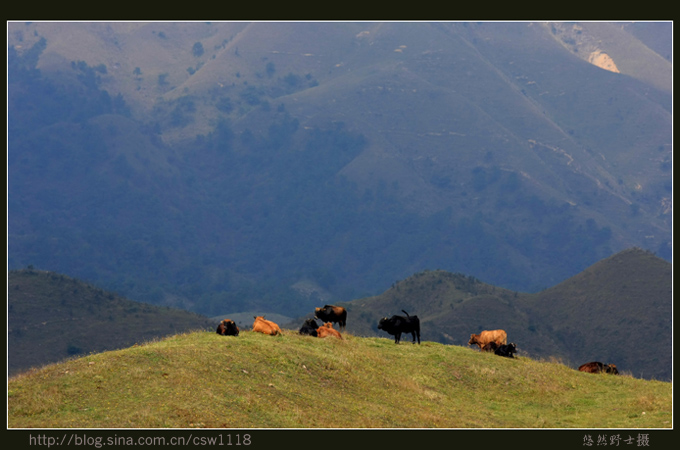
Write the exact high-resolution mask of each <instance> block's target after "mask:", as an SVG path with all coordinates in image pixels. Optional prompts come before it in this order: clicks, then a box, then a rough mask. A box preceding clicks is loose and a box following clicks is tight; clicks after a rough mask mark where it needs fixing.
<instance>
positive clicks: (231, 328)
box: [215, 319, 239, 336]
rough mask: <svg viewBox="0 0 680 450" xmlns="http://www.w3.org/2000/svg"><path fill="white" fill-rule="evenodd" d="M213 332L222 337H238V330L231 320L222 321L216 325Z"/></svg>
mask: <svg viewBox="0 0 680 450" xmlns="http://www.w3.org/2000/svg"><path fill="white" fill-rule="evenodd" d="M215 332H216V333H217V334H219V335H222V336H238V333H239V329H238V327H237V326H236V323H235V322H234V321H233V320H231V319H224V320H223V321H222V322H220V324H219V325H217V330H216V331H215Z"/></svg>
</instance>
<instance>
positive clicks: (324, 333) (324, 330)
mask: <svg viewBox="0 0 680 450" xmlns="http://www.w3.org/2000/svg"><path fill="white" fill-rule="evenodd" d="M316 332H317V335H318V336H319V337H320V338H325V337H328V336H334V337H336V338H338V339H342V336H341V335H340V332H339V331H338V330H336V329H335V328H333V324H332V323H330V322H326V323H324V324H323V325H322V326H320V327H319V328H318V329H317V330H316Z"/></svg>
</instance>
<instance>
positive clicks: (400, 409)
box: [8, 330, 672, 428]
mask: <svg viewBox="0 0 680 450" xmlns="http://www.w3.org/2000/svg"><path fill="white" fill-rule="evenodd" d="M405 399H408V401H404V400H405ZM8 426H9V427H11V428H15V427H29V428H30V427H83V428H91V427H97V428H99V427H112V428H118V427H121V428H125V427H135V428H138V427H144V428H147V427H149V428H156V427H173V428H175V427H178V428H179V427H181V428H184V427H209V428H210V427H216V428H222V427H229V428H232V427H233V428H249V427H258V428H260V427H263V428H292V427H294V428H308V427H309V428H323V427H333V428H350V427H352V428H353V427H360V428H363V427H380V428H412V427H424V428H436V427H447V428H483V427H489V428H543V427H549V428H574V427H588V428H619V427H621V428H670V427H672V384H671V383H666V382H660V381H646V380H640V379H635V378H632V377H631V376H628V375H625V374H624V375H621V376H607V375H590V374H584V373H580V372H577V371H575V370H573V369H570V368H568V367H566V366H565V365H563V364H560V363H559V362H554V361H538V360H532V359H529V358H522V357H520V358H519V359H507V358H501V357H498V356H495V355H492V354H482V353H479V352H477V351H475V350H471V349H469V348H464V347H460V346H455V345H444V344H439V343H434V342H423V344H422V345H420V346H417V345H411V344H405V343H403V344H401V345H395V344H394V343H393V341H392V340H390V339H386V338H363V337H356V336H353V335H351V334H347V335H345V339H344V340H337V339H332V338H327V339H316V338H311V337H305V336H300V335H298V334H297V332H295V331H290V330H285V331H284V335H283V336H282V337H271V336H265V335H261V334H258V333H254V332H249V331H244V332H242V333H241V335H240V336H239V337H223V336H218V335H216V334H214V333H209V332H204V331H197V332H191V333H186V334H179V335H175V336H172V337H169V338H166V339H163V340H160V341H155V342H150V343H147V344H144V345H135V346H133V347H130V348H127V349H123V350H116V351H109V352H105V353H100V354H91V355H88V356H85V357H82V358H79V359H72V360H68V361H66V362H62V363H59V364H53V365H49V366H45V367H43V368H42V369H39V370H34V371H31V372H28V373H25V374H22V375H19V376H17V377H14V378H11V379H10V380H9V382H8Z"/></svg>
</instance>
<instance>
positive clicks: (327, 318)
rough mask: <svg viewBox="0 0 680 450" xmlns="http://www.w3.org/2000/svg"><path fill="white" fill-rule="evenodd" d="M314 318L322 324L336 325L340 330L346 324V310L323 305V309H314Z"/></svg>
mask: <svg viewBox="0 0 680 450" xmlns="http://www.w3.org/2000/svg"><path fill="white" fill-rule="evenodd" d="M314 316H315V317H316V318H317V319H319V320H321V321H322V322H323V323H326V322H332V323H337V324H338V325H339V328H340V329H341V330H344V329H345V325H346V324H347V310H346V309H345V308H343V307H342V306H334V305H325V306H324V307H323V308H314Z"/></svg>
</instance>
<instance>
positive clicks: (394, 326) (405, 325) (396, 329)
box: [378, 309, 420, 344]
mask: <svg viewBox="0 0 680 450" xmlns="http://www.w3.org/2000/svg"><path fill="white" fill-rule="evenodd" d="M402 311H403V312H404V314H406V317H404V316H392V317H390V318H387V317H383V318H382V319H380V323H378V329H379V330H383V331H386V332H387V333H389V334H391V335H392V336H394V343H395V344H398V343H399V341H400V340H401V334H402V333H411V336H413V343H414V344H415V343H416V337H417V338H418V344H420V319H418V316H409V315H408V313H407V312H406V311H404V310H403V309H402Z"/></svg>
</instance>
